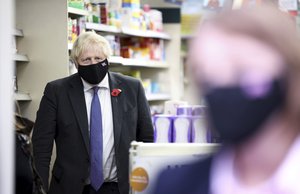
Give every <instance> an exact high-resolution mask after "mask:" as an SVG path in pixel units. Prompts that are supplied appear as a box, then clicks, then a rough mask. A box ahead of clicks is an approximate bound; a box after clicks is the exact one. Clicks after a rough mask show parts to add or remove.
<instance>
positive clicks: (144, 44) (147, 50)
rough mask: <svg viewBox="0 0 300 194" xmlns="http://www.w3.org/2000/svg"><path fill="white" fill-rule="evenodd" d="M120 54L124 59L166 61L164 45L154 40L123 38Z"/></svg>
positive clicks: (160, 41)
mask: <svg viewBox="0 0 300 194" xmlns="http://www.w3.org/2000/svg"><path fill="white" fill-rule="evenodd" d="M120 54H121V56H122V57H124V58H133V59H144V60H157V61H163V60H164V44H163V41H162V40H159V39H154V38H137V37H136V38H132V37H131V38H122V39H121V51H120Z"/></svg>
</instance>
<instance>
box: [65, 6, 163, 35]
mask: <svg viewBox="0 0 300 194" xmlns="http://www.w3.org/2000/svg"><path fill="white" fill-rule="evenodd" d="M68 6H69V7H74V8H77V9H83V10H86V11H88V13H89V14H88V16H86V17H85V18H84V20H85V22H91V23H99V24H105V25H110V26H115V27H117V28H118V29H121V28H126V29H131V30H152V31H162V30H163V25H162V13H161V12H160V11H158V10H154V9H151V8H150V6H149V5H144V6H143V9H142V8H141V3H140V0H68Z"/></svg>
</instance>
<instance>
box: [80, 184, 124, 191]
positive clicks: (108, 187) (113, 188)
mask: <svg viewBox="0 0 300 194" xmlns="http://www.w3.org/2000/svg"><path fill="white" fill-rule="evenodd" d="M82 194H120V192H119V188H118V183H116V182H105V183H103V184H102V186H101V187H100V189H99V190H98V191H95V189H94V188H93V187H92V186H91V185H86V186H85V187H84V189H83V192H82Z"/></svg>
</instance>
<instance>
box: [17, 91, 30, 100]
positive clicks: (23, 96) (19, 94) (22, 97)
mask: <svg viewBox="0 0 300 194" xmlns="http://www.w3.org/2000/svg"><path fill="white" fill-rule="evenodd" d="M14 99H15V100H17V101H31V100H32V98H31V96H30V94H29V93H24V92H20V91H17V92H15V93H14Z"/></svg>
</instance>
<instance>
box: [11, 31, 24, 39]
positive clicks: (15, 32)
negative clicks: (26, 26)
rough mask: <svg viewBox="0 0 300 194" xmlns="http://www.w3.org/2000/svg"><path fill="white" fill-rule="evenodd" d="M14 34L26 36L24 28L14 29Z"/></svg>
mask: <svg viewBox="0 0 300 194" xmlns="http://www.w3.org/2000/svg"><path fill="white" fill-rule="evenodd" d="M13 35H14V36H18V37H23V36H24V34H23V30H20V29H14V30H13Z"/></svg>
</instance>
